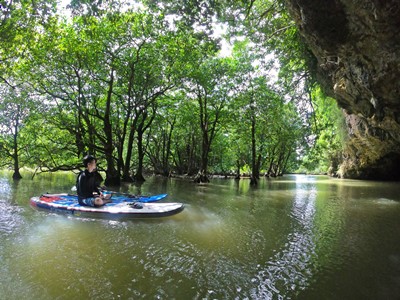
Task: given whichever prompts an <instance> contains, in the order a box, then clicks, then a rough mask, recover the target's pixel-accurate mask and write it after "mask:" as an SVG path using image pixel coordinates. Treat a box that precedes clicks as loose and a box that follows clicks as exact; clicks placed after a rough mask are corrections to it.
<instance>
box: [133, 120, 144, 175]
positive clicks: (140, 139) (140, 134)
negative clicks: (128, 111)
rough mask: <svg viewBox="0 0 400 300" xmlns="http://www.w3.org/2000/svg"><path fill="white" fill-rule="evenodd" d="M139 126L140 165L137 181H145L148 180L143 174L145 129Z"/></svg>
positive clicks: (137, 171) (137, 170)
mask: <svg viewBox="0 0 400 300" xmlns="http://www.w3.org/2000/svg"><path fill="white" fill-rule="evenodd" d="M141 127H142V126H139V128H138V131H137V133H138V134H137V147H138V149H137V150H138V167H137V169H136V174H135V176H134V177H135V181H137V182H144V181H146V180H145V179H144V176H143V158H144V150H143V130H142V128H141Z"/></svg>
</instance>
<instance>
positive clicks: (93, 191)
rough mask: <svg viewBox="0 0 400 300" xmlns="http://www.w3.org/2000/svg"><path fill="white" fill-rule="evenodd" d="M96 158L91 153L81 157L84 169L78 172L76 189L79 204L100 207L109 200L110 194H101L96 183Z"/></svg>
mask: <svg viewBox="0 0 400 300" xmlns="http://www.w3.org/2000/svg"><path fill="white" fill-rule="evenodd" d="M96 163H97V161H96V158H95V157H94V156H92V155H86V156H85V157H84V158H83V164H84V166H85V171H83V172H81V173H79V175H78V178H77V180H76V189H77V191H78V201H79V204H80V205H84V206H92V207H100V206H103V205H104V204H106V203H110V202H112V201H111V200H110V198H111V194H107V195H103V194H102V193H101V192H100V191H99V188H98V186H97V184H96V176H95V175H96V173H95V172H96V168H97V165H96Z"/></svg>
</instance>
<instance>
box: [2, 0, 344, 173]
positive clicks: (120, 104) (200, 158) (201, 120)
mask: <svg viewBox="0 0 400 300" xmlns="http://www.w3.org/2000/svg"><path fill="white" fill-rule="evenodd" d="M10 3H11V2H10ZM34 3H36V2H29V1H21V2H20V5H17V4H10V7H6V8H4V9H3V12H4V14H3V16H2V17H1V22H2V25H4V26H3V27H1V29H0V33H2V35H1V41H2V42H3V43H2V46H1V47H0V59H1V61H2V65H1V67H0V77H1V79H2V80H1V83H0V91H1V96H2V99H3V100H4V101H3V103H2V104H1V105H2V107H1V114H0V128H1V130H2V133H1V138H0V146H1V148H2V149H3V151H2V152H1V154H0V160H1V162H2V164H3V166H12V165H13V164H14V166H15V160H16V159H17V158H19V161H20V166H28V167H33V168H38V169H40V170H41V171H49V170H50V171H53V170H68V169H70V170H72V169H76V168H79V162H80V160H81V158H82V156H83V155H84V154H86V153H88V152H90V153H92V154H94V155H97V156H98V157H99V159H100V160H105V162H104V163H103V164H101V165H100V168H102V169H103V170H104V171H106V174H107V178H118V179H119V177H122V178H123V179H128V178H129V177H130V175H131V174H132V173H133V172H134V173H135V176H136V178H139V179H140V177H141V176H142V174H141V173H142V171H143V169H144V170H152V171H155V172H156V173H160V174H163V175H168V174H170V173H171V172H175V173H179V174H195V173H197V172H199V171H200V172H202V173H207V172H208V171H209V172H212V173H222V174H227V173H230V174H237V173H240V172H243V171H246V172H249V173H252V174H253V176H258V175H260V173H261V172H262V173H268V174H270V175H272V176H275V175H279V174H281V173H283V172H285V171H293V170H295V169H296V168H297V167H298V163H299V161H298V158H299V157H301V158H303V160H304V163H303V165H302V167H301V168H302V169H307V170H317V169H319V170H322V169H326V167H327V166H328V165H329V160H330V159H332V158H334V157H336V156H337V153H338V152H340V150H341V144H342V141H341V139H340V138H339V137H340V134H338V133H340V132H341V131H340V130H339V129H338V128H339V126H338V124H337V122H336V120H338V119H340V117H339V115H340V113H339V112H338V110H337V108H336V107H335V106H334V105H333V103H332V100H331V99H329V98H326V97H324V96H323V94H322V93H321V92H320V91H319V89H318V86H317V85H316V84H315V83H314V80H313V78H312V76H311V74H310V72H309V71H308V70H307V68H306V66H307V65H309V62H310V61H309V60H310V59H311V56H309V55H308V52H307V49H306V48H305V47H304V44H302V43H301V41H300V39H299V37H298V33H297V30H296V28H295V27H294V23H293V21H292V20H291V19H290V17H289V15H288V13H287V12H286V10H285V8H284V5H283V3H282V1H261V0H257V1H233V2H232V3H231V2H229V3H228V2H227V1H202V2H198V1H184V3H182V2H181V1H143V2H142V3H130V2H129V1H122V0H121V1H120V0H106V1H86V0H73V1H71V2H70V6H69V7H70V8H71V12H72V17H71V18H61V17H60V16H58V15H57V14H56V13H55V11H54V10H53V9H54V8H55V6H54V5H55V2H53V1H51V0H48V1H39V2H38V4H40V5H38V6H35V5H34ZM216 18H218V19H219V20H220V22H224V23H225V24H228V25H230V27H229V30H228V32H227V33H226V36H227V38H228V40H232V41H235V42H234V44H233V51H232V54H231V55H230V56H228V57H220V56H219V55H218V50H219V49H220V42H221V38H222V36H218V35H215V32H214V29H215V26H214V25H216V24H215V22H216V20H217V19H216ZM17 24H24V27H23V29H21V28H18V27H17ZM244 35H245V36H246V37H245V38H244V37H243V36H244ZM10 58H11V59H10ZM3 62H4V63H3ZM9 125H15V126H11V127H7V126H9ZM15 141H17V147H15ZM15 149H16V150H15ZM17 168H19V166H17Z"/></svg>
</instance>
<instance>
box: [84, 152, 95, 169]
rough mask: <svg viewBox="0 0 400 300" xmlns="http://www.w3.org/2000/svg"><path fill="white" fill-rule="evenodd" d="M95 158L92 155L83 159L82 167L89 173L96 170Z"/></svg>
mask: <svg viewBox="0 0 400 300" xmlns="http://www.w3.org/2000/svg"><path fill="white" fill-rule="evenodd" d="M96 162H97V160H96V158H95V157H94V156H92V155H90V154H89V155H86V156H85V157H84V158H83V165H84V166H85V168H86V169H88V170H89V171H90V172H92V171H93V170H95V169H96Z"/></svg>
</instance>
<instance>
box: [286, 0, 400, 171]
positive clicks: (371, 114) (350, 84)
mask: <svg viewBox="0 0 400 300" xmlns="http://www.w3.org/2000/svg"><path fill="white" fill-rule="evenodd" d="M287 6H288V8H289V11H290V13H291V15H292V16H293V18H294V20H295V22H296V24H297V26H298V28H299V30H300V33H301V35H302V36H303V37H304V40H305V42H306V44H308V46H309V47H310V49H311V51H312V53H313V55H314V56H315V58H316V63H315V65H312V66H310V67H311V69H312V70H313V71H314V73H315V74H316V75H317V78H318V80H319V82H320V83H321V85H322V86H323V88H324V89H325V91H326V92H327V93H328V94H329V95H330V96H332V97H333V98H335V99H336V100H337V102H338V104H339V106H341V107H342V108H343V110H344V113H345V115H346V122H347V125H348V133H349V140H348V142H347V147H346V150H345V151H344V154H343V162H342V164H341V166H340V169H339V175H341V176H343V177H350V178H365V179H399V178H400V1H398V0H324V1H320V0H287Z"/></svg>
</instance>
